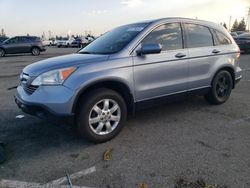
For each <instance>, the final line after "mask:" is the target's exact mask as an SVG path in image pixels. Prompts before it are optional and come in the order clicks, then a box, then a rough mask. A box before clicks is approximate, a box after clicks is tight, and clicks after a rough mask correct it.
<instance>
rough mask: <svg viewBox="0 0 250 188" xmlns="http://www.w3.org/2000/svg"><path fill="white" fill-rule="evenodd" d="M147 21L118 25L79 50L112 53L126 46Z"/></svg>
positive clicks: (92, 52)
mask: <svg viewBox="0 0 250 188" xmlns="http://www.w3.org/2000/svg"><path fill="white" fill-rule="evenodd" d="M147 25H148V23H140V24H131V25H125V26H121V27H118V28H116V29H114V30H112V31H109V32H107V33H106V34H104V35H102V36H100V37H99V38H97V39H96V40H94V41H93V42H92V43H90V44H89V45H88V46H86V47H85V48H83V49H82V50H80V51H79V53H82V54H113V53H116V52H119V51H120V50H122V49H123V48H124V47H125V46H127V45H128V44H129V43H130V42H131V41H132V40H133V39H134V38H135V37H136V36H137V35H138V34H139V33H141V32H142V31H143V30H144V29H145V28H146V27H147Z"/></svg>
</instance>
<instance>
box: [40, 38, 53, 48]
mask: <svg viewBox="0 0 250 188" xmlns="http://www.w3.org/2000/svg"><path fill="white" fill-rule="evenodd" d="M42 42H43V45H44V46H52V45H53V42H54V40H52V39H50V40H44V41H42Z"/></svg>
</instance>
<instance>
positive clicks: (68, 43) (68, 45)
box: [62, 38, 75, 48]
mask: <svg viewBox="0 0 250 188" xmlns="http://www.w3.org/2000/svg"><path fill="white" fill-rule="evenodd" d="M74 40H75V39H74V38H70V39H68V40H67V41H66V42H65V43H63V46H62V47H67V48H68V47H71V45H72V42H74Z"/></svg>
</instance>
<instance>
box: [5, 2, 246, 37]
mask: <svg viewBox="0 0 250 188" xmlns="http://www.w3.org/2000/svg"><path fill="white" fill-rule="evenodd" d="M249 6H250V0H40V1H39V0H0V29H1V28H4V30H5V32H6V34H7V35H9V36H13V35H23V34H27V33H29V34H31V35H41V34H42V33H43V32H45V34H46V35H48V31H49V30H51V31H52V33H53V34H54V35H64V36H65V35H66V34H67V33H69V34H70V33H72V34H84V31H85V30H91V31H92V33H93V34H95V35H99V34H101V33H104V32H105V31H108V30H110V29H112V28H113V27H116V26H118V25H122V24H126V23H131V22H136V21H141V20H149V19H155V18H162V17H169V16H178V17H189V18H196V17H198V18H199V19H204V20H209V21H214V22H216V23H220V22H226V23H227V25H228V23H229V18H230V16H232V20H234V19H235V18H238V19H241V18H242V17H245V18H246V16H247V7H249Z"/></svg>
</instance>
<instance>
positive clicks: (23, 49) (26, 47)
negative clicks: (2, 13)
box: [17, 37, 34, 53]
mask: <svg viewBox="0 0 250 188" xmlns="http://www.w3.org/2000/svg"><path fill="white" fill-rule="evenodd" d="M32 40H34V37H33V38H31V37H19V38H18V45H17V48H18V49H17V51H18V53H28V52H30V48H31V44H32Z"/></svg>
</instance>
